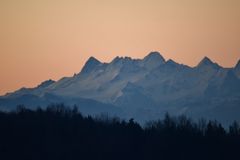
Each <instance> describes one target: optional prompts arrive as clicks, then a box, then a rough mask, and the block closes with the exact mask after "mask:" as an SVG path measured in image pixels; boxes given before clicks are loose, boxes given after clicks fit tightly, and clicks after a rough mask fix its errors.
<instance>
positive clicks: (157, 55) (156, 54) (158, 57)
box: [143, 51, 165, 62]
mask: <svg viewBox="0 0 240 160" xmlns="http://www.w3.org/2000/svg"><path fill="white" fill-rule="evenodd" d="M143 60H144V61H150V60H158V61H160V62H165V59H164V58H163V56H162V55H161V54H160V53H159V52H156V51H155V52H150V53H149V54H148V55H147V56H146V57H144V59H143Z"/></svg>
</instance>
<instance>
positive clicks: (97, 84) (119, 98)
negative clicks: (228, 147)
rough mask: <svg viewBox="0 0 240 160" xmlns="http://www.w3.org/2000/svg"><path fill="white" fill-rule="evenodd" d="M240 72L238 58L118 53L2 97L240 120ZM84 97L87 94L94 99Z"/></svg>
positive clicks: (0, 101)
mask: <svg viewBox="0 0 240 160" xmlns="http://www.w3.org/2000/svg"><path fill="white" fill-rule="evenodd" d="M239 73H240V65H239V62H238V64H237V65H236V66H235V67H234V68H223V67H221V66H220V65H218V64H217V63H215V62H212V61H211V60H210V59H209V58H207V57H204V58H203V59H202V60H201V61H200V63H199V64H198V65H197V66H196V67H189V66H186V65H183V64H179V63H177V62H175V61H173V60H171V59H170V60H167V61H166V60H165V59H164V58H163V57H162V56H161V55H160V53H158V52H151V53H150V54H149V55H147V56H146V57H144V58H143V59H132V58H130V57H116V58H115V59H113V60H112V61H111V62H110V63H102V62H100V61H98V60H97V59H96V58H94V57H90V58H89V59H88V61H87V62H86V64H85V66H84V67H83V69H82V70H81V72H80V73H78V74H76V75H74V76H73V77H64V78H62V79H60V80H59V81H56V82H55V81H52V80H49V81H46V82H43V83H42V84H41V85H39V86H37V87H36V88H32V89H26V88H23V89H20V90H18V91H16V92H14V93H11V94H8V95H5V96H3V97H1V98H0V106H2V107H3V106H4V107H5V108H8V107H12V106H14V105H16V104H18V103H20V102H21V103H25V104H27V105H29V106H32V104H36V105H47V104H48V103H51V102H52V101H53V102H55V101H56V102H64V103H67V104H77V105H81V106H82V105H83V104H84V105H85V106H86V107H87V106H88V108H92V112H89V113H90V114H91V113H94V114H95V113H96V112H94V110H95V108H94V107H91V105H89V104H91V102H92V101H94V102H96V103H98V104H97V105H98V106H101V107H100V108H104V107H103V106H104V105H109V107H107V109H105V110H102V111H104V112H105V111H106V112H108V111H109V112H111V113H113V111H111V107H112V108H114V109H116V108H117V110H121V111H119V112H121V114H119V115H120V116H121V117H134V118H136V119H137V120H139V121H145V120H151V119H157V118H160V117H161V116H162V115H163V114H164V113H165V112H170V113H171V114H175V115H178V114H189V115H192V116H193V118H194V117H205V118H211V119H215V118H218V119H219V120H223V121H224V122H227V121H231V120H233V118H234V119H238V120H240V117H239V118H238V117H237V116H233V115H235V114H236V115H237V114H240V109H239V108H240V76H239ZM47 95H48V96H49V95H51V98H47V97H48V96H47ZM23 99H24V100H23ZM82 99H88V100H89V102H88V103H89V104H88V103H85V102H84V103H83V101H81V100H82ZM90 101H91V102H90ZM229 106H230V107H229ZM228 107H229V108H228ZM90 110H91V109H90ZM233 110H234V111H235V112H233ZM97 113H99V112H97Z"/></svg>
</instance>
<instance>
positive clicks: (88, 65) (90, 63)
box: [81, 57, 102, 73]
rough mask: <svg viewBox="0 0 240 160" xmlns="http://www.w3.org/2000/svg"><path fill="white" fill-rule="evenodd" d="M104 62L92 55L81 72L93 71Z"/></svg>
mask: <svg viewBox="0 0 240 160" xmlns="http://www.w3.org/2000/svg"><path fill="white" fill-rule="evenodd" d="M100 64H102V63H101V62H100V61H99V60H97V59H96V58H94V57H90V58H89V59H88V60H87V62H86V63H85V65H84V67H83V69H82V71H81V73H89V72H91V71H92V70H93V69H94V68H95V67H97V66H99V65H100Z"/></svg>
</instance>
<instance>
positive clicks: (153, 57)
mask: <svg viewBox="0 0 240 160" xmlns="http://www.w3.org/2000/svg"><path fill="white" fill-rule="evenodd" d="M164 63H165V59H164V58H163V56H161V54H160V53H159V52H151V53H149V54H148V55H147V56H146V57H144V59H143V60H142V65H143V66H144V67H145V68H147V69H149V70H151V69H154V68H156V67H158V66H160V65H162V64H164Z"/></svg>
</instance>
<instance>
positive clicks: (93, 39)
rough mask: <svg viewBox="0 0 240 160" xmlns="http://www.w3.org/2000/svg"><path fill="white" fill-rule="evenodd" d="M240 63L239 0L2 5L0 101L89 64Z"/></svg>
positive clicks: (28, 0)
mask: <svg viewBox="0 0 240 160" xmlns="http://www.w3.org/2000/svg"><path fill="white" fill-rule="evenodd" d="M156 50H157V51H159V52H161V54H162V55H163V56H164V57H165V58H166V59H169V58H171V59H173V60H175V61H177V62H179V63H184V64H187V65H190V66H195V65H197V63H198V62H199V61H200V60H201V59H202V58H203V57H204V56H208V57H209V58H211V59H212V60H213V61H216V62H218V63H219V64H220V65H222V66H225V67H232V66H234V65H235V64H236V62H237V61H238V59H239V58H240V1H239V0H181V1H180V0H0V75H1V77H0V95H1V94H5V93H6V92H9V91H13V90H16V89H18V88H20V87H23V86H25V87H33V86H36V85H37V84H39V83H40V82H41V81H44V80H47V79H50V78H51V79H54V80H58V79H59V78H61V77H63V76H71V75H73V74H74V73H78V72H79V71H80V70H81V68H82V66H83V64H84V62H85V61H86V60H87V59H88V57H89V56H94V57H96V58H97V59H99V60H101V61H104V62H109V61H111V60H112V59H113V58H114V57H115V56H130V57H133V58H142V57H144V56H145V55H146V54H148V53H149V52H150V51H156Z"/></svg>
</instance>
